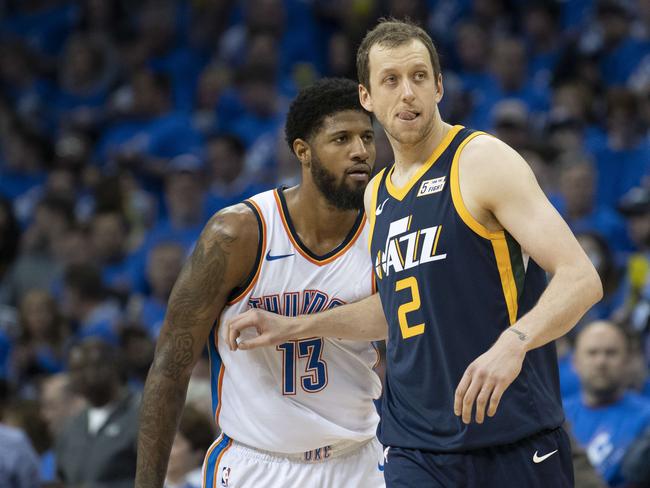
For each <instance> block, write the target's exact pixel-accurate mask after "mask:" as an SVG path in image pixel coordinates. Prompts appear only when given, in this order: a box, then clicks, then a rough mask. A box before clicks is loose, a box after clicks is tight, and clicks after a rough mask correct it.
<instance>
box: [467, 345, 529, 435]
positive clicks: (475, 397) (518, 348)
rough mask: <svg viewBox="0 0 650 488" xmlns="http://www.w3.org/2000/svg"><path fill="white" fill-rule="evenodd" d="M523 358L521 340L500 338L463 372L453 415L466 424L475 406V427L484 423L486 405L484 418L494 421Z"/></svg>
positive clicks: (524, 353)
mask: <svg viewBox="0 0 650 488" xmlns="http://www.w3.org/2000/svg"><path fill="white" fill-rule="evenodd" d="M524 337H525V336H524ZM525 356H526V344H525V341H524V340H522V339H521V338H520V336H518V335H517V334H514V333H508V332H504V333H503V334H501V336H500V337H499V339H498V340H497V341H496V342H495V343H494V345H493V346H492V347H491V348H490V349H488V350H487V351H486V352H485V353H483V354H481V355H480V356H479V357H478V358H476V359H475V360H474V361H473V362H472V363H471V364H470V365H469V366H468V367H467V369H466V370H465V374H464V375H463V377H462V378H461V380H460V383H458V388H456V394H455V396H454V413H455V414H456V415H458V416H460V417H462V420H463V422H464V423H465V424H469V423H470V422H471V421H472V408H473V407H474V404H475V403H476V422H477V423H479V424H482V423H483V420H484V419H485V407H486V406H488V405H489V406H488V409H487V414H488V416H489V417H493V416H494V414H496V413H497V408H498V406H499V402H500V401H501V397H502V396H503V393H504V392H505V391H506V389H507V388H508V387H509V386H510V384H511V383H512V382H513V381H514V380H515V378H516V377H517V376H518V375H519V372H520V371H521V367H522V364H523V362H524V357H525Z"/></svg>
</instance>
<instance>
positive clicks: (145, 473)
mask: <svg viewBox="0 0 650 488" xmlns="http://www.w3.org/2000/svg"><path fill="white" fill-rule="evenodd" d="M186 389H187V383H185V384H183V385H181V384H180V383H178V382H175V381H173V380H170V379H169V378H165V377H163V376H162V375H160V374H157V373H156V372H155V371H154V370H153V369H152V371H151V373H150V374H149V377H148V378H147V384H146V385H145V389H144V393H143V398H142V406H141V408H140V430H139V434H138V463H137V474H136V480H135V486H136V487H138V488H145V487H147V488H149V487H156V488H158V487H162V486H163V483H164V481H165V476H166V474H167V461H168V459H169V453H170V452H171V448H172V443H173V440H174V435H175V433H176V429H177V426H178V421H179V418H180V415H181V411H182V410H183V403H184V401H185V391H186Z"/></svg>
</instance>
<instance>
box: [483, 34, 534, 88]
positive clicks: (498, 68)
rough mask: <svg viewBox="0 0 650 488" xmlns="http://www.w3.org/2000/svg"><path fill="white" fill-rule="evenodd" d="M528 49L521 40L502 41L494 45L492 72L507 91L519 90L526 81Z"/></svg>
mask: <svg viewBox="0 0 650 488" xmlns="http://www.w3.org/2000/svg"><path fill="white" fill-rule="evenodd" d="M526 63H527V61H526V48H525V46H524V44H523V42H522V41H520V40H519V39H501V40H498V41H497V42H496V43H495V45H494V50H493V55H492V71H493V72H494V75H495V76H496V77H497V79H498V80H499V83H500V84H501V87H502V88H503V89H505V90H517V89H519V88H520V87H521V85H522V84H523V83H524V81H525V79H526V69H527V64H526Z"/></svg>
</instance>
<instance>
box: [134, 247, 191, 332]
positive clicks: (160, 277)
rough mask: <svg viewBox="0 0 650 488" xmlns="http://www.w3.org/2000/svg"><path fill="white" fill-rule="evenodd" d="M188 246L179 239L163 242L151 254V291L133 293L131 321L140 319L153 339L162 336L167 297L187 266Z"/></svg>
mask: <svg viewBox="0 0 650 488" xmlns="http://www.w3.org/2000/svg"><path fill="white" fill-rule="evenodd" d="M185 255H186V249H185V248H184V247H183V246H182V245H181V244H179V243H177V242H164V241H163V242H159V243H158V244H156V245H155V246H154V247H153V248H152V249H151V251H150V252H149V254H148V255H147V268H146V277H147V285H148V289H149V290H150V293H147V294H141V295H136V296H133V298H132V299H131V301H130V303H129V305H128V316H129V319H130V320H131V321H134V322H137V323H140V324H142V325H143V326H144V328H145V329H146V330H147V331H148V332H149V335H150V336H151V337H152V338H153V339H157V338H158V334H159V333H160V328H161V327H162V324H163V319H164V318H165V312H166V310H167V301H168V300H169V295H170V294H171V291H172V288H173V286H174V283H175V282H176V278H177V277H178V274H179V273H180V271H181V268H182V267H183V262H184V261H185Z"/></svg>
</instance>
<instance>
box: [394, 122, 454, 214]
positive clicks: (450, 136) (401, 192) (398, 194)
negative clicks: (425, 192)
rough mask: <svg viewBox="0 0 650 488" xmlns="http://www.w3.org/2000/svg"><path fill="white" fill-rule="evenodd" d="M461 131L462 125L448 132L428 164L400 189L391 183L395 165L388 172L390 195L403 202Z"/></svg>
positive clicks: (427, 161)
mask: <svg viewBox="0 0 650 488" xmlns="http://www.w3.org/2000/svg"><path fill="white" fill-rule="evenodd" d="M461 129H463V126H462V125H455V126H453V127H452V128H451V130H450V131H449V132H447V135H446V136H445V137H443V139H442V141H440V144H438V146H437V147H436V148H435V149H434V151H433V154H431V156H429V159H427V160H426V162H425V163H424V164H423V165H422V166H420V168H419V169H418V170H417V171H416V172H415V174H414V175H413V176H411V178H410V179H409V180H408V181H407V182H406V184H405V185H403V186H401V187H400V188H397V187H396V186H395V185H393V182H392V181H391V175H392V174H393V171H394V170H395V166H394V165H393V167H392V168H391V169H390V171H389V172H388V175H387V176H386V190H388V193H389V194H390V195H391V196H392V197H393V198H397V199H398V200H400V201H401V200H403V199H404V197H405V196H406V194H407V193H408V192H409V191H411V188H413V186H414V185H415V184H416V183H417V182H418V180H419V179H420V178H422V176H424V173H426V172H427V171H429V169H430V168H431V166H433V165H434V164H435V163H436V161H437V160H438V158H439V157H440V155H441V154H442V153H443V152H444V151H445V149H447V148H448V147H449V144H451V141H453V140H454V137H456V134H458V132H460V130H461Z"/></svg>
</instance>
